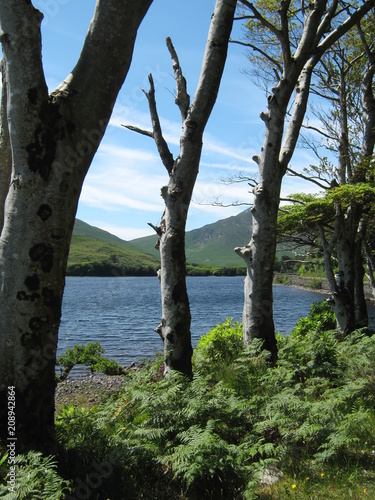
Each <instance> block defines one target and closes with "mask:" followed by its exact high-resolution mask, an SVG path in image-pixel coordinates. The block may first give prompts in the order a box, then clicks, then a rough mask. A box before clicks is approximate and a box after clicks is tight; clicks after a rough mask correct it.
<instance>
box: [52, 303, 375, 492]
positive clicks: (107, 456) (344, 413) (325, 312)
mask: <svg viewBox="0 0 375 500" xmlns="http://www.w3.org/2000/svg"><path fill="white" fill-rule="evenodd" d="M334 325H335V323H334V318H333V316H332V312H331V310H330V308H329V306H328V304H326V303H322V304H314V305H313V306H312V308H311V311H310V314H309V317H308V318H305V320H301V321H300V322H299V324H298V325H297V326H296V328H295V329H294V331H293V332H292V334H291V335H288V336H284V337H282V336H280V335H279V336H278V344H279V361H278V364H277V365H276V366H274V367H271V366H270V365H269V364H268V362H267V359H266V354H267V353H266V352H265V351H262V350H261V342H260V341H257V340H255V341H253V342H252V343H251V345H250V346H249V347H247V348H246V349H244V348H243V347H242V341H241V328H240V325H238V324H232V323H231V321H230V320H226V321H225V323H224V324H223V325H218V326H216V327H215V328H214V329H213V330H212V331H210V332H208V334H207V335H206V336H204V337H202V339H201V341H200V343H199V346H198V348H197V350H196V353H195V355H194V372H195V375H194V377H193V379H192V380H188V379H187V378H185V377H184V376H182V375H181V374H178V373H171V374H170V375H169V377H168V378H164V377H162V376H161V373H162V371H163V365H162V362H163V361H162V359H161V358H158V359H156V360H155V361H152V362H148V363H146V364H145V366H144V367H143V368H142V369H140V370H138V371H135V372H132V373H129V375H127V379H126V380H127V383H126V384H125V385H124V387H123V389H122V392H121V393H120V394H118V395H116V397H112V398H110V399H109V400H106V401H105V402H103V403H102V404H101V405H99V406H97V407H94V408H93V409H91V410H88V409H74V408H65V409H64V410H63V411H62V412H61V413H60V415H59V416H58V418H57V421H56V429H57V436H58V439H59V442H60V443H61V451H60V456H61V457H63V459H64V460H65V462H64V460H63V463H65V469H66V470H67V471H68V472H67V476H68V477H72V478H77V477H78V478H80V479H81V480H82V481H85V477H87V475H88V474H89V471H90V470H91V466H92V463H93V462H94V461H96V463H101V462H106V463H107V462H108V461H109V462H111V464H112V470H113V472H112V474H110V475H108V477H107V476H106V477H105V478H101V479H102V481H101V489H100V491H99V490H97V491H95V493H96V494H99V493H101V495H102V496H99V498H111V499H112V500H116V499H120V498H130V499H132V498H134V499H135V498H150V499H158V498H170V499H176V500H177V499H189V500H190V499H193V500H195V499H197V500H198V499H199V500H200V499H205V498H207V499H213V498H215V499H216V498H217V499H219V498H228V499H229V498H242V499H245V498H246V499H250V498H290V497H291V496H292V495H293V496H296V498H328V497H332V498H337V499H339V498H340V499H341V498H344V497H345V492H347V491H349V489H350V490H351V491H353V496H354V497H357V498H360V495H361V494H362V493H363V490H364V489H365V488H366V491H367V493H368V497H371V495H375V457H374V455H375V453H374V449H375V430H374V429H375V425H374V424H375V373H374V367H373V360H374V357H375V336H368V335H367V334H366V333H365V332H364V331H356V332H354V333H353V334H351V335H349V336H347V337H345V338H341V337H340V336H338V334H337V333H336V330H335V329H334ZM216 351H217V352H216ZM64 457H65V458H64ZM111 457H112V458H111ZM113 457H116V459H115V460H114V459H113ZM280 470H281V471H282V473H283V477H281V479H279V481H278V483H277V484H275V485H274V486H268V485H267V484H265V482H264V477H265V475H267V474H269V473H270V471H271V475H272V471H273V473H274V474H275V475H278V474H280V475H281V473H280ZM365 470H366V473H365V472H364V471H365ZM74 486H75V487H77V484H76V483H75V484H74ZM294 489H295V491H294ZM336 491H337V494H336V493H335V492H336ZM119 492H121V493H119ZM343 492H344V493H343ZM267 495H268V496H267ZM319 495H320V496H319Z"/></svg>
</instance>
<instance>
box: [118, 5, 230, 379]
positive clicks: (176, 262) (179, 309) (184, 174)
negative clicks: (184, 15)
mask: <svg viewBox="0 0 375 500" xmlns="http://www.w3.org/2000/svg"><path fill="white" fill-rule="evenodd" d="M235 9H236V0H217V1H216V5H215V11H214V14H213V16H212V19H211V25H210V30H209V33H208V38H207V43H206V50H205V54H204V59H203V64H202V69H201V74H200V78H199V82H198V86H197V91H196V93H195V97H194V100H193V103H192V104H191V106H190V97H189V95H188V93H187V90H186V80H185V78H184V76H183V74H182V70H181V67H180V63H179V60H178V57H177V54H176V51H175V49H174V47H173V45H172V42H171V40H170V39H169V38H167V46H168V49H169V52H170V54H171V58H172V64H173V71H174V76H175V80H176V86H177V94H176V100H175V102H176V104H177V105H178V107H179V109H180V113H181V120H182V135H181V137H180V153H179V156H178V158H177V159H176V160H173V157H172V154H171V153H170V151H169V149H168V145H167V143H166V141H165V140H164V138H163V135H162V131H161V126H160V122H159V117H158V114H157V110H156V102H155V93H154V85H153V80H152V76H151V75H150V78H149V80H150V91H149V92H145V94H146V97H147V99H148V102H149V108H150V114H151V121H152V124H153V131H152V132H148V131H144V130H140V129H138V128H136V127H132V126H127V125H126V127H127V128H129V129H131V130H134V131H136V132H139V133H141V134H144V135H147V136H150V137H153V138H154V140H155V142H156V145H157V148H158V151H159V155H160V157H161V160H162V162H163V164H164V166H165V167H166V169H167V171H168V173H169V182H168V185H167V186H164V187H163V188H162V189H161V195H162V197H163V200H164V203H165V211H164V214H163V216H162V219H161V223H160V226H159V227H156V228H155V227H154V226H152V227H154V229H155V230H156V232H157V234H158V235H159V241H158V244H157V246H158V248H159V250H160V261H161V269H160V272H159V279H160V287H161V297H162V320H161V323H160V325H159V326H158V327H157V328H156V331H157V333H159V335H160V337H161V338H162V340H163V344H164V354H165V373H168V372H169V371H170V370H178V371H180V372H181V373H184V374H185V375H187V376H188V377H191V375H192V364H191V357H192V353H193V349H192V346H191V333H190V325H191V314H190V306H189V299H188V294H187V289H186V256H185V226H186V219H187V215H188V210H189V205H190V201H191V197H192V194H193V189H194V185H195V181H196V178H197V175H198V170H199V162H200V157H201V152H202V138H203V132H204V129H205V126H206V123H207V121H208V119H209V117H210V114H211V111H212V109H213V106H214V104H215V101H216V97H217V93H218V91H219V86H220V81H221V77H222V74H223V71H224V65H225V61H226V57H227V50H228V42H229V36H230V33H231V30H232V24H233V18H234V13H235Z"/></svg>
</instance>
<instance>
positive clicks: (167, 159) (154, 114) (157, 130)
mask: <svg viewBox="0 0 375 500" xmlns="http://www.w3.org/2000/svg"><path fill="white" fill-rule="evenodd" d="M148 81H149V82H150V90H149V91H148V92H146V91H145V90H144V89H142V92H143V93H144V94H145V96H146V97H147V100H148V106H149V109H150V116H151V122H152V130H153V133H152V137H153V138H154V141H155V144H156V147H157V148H158V151H159V155H160V158H161V161H162V162H163V165H164V166H165V168H166V169H167V171H168V173H169V174H170V173H171V172H172V169H173V165H174V159H173V155H172V153H171V152H170V151H169V148H168V144H167V142H166V140H165V139H164V137H163V133H162V130H161V125H160V120H159V115H158V111H157V109H156V101H155V86H154V80H153V78H152V75H151V74H150V75H149V77H148ZM144 135H147V134H144Z"/></svg>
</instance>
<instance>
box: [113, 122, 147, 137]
mask: <svg viewBox="0 0 375 500" xmlns="http://www.w3.org/2000/svg"><path fill="white" fill-rule="evenodd" d="M121 127H125V128H127V129H128V130H131V131H132V132H137V134H141V135H146V136H147V137H152V138H154V134H153V133H152V132H151V131H150V130H144V129H142V128H139V127H135V126H134V125H127V124H123V123H122V124H121Z"/></svg>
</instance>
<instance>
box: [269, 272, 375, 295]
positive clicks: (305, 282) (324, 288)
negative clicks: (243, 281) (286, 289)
mask: <svg viewBox="0 0 375 500" xmlns="http://www.w3.org/2000/svg"><path fill="white" fill-rule="evenodd" d="M311 282H315V283H316V282H321V286H320V287H319V288H317V287H316V286H313V287H312V286H311ZM274 284H275V285H286V286H293V287H296V288H303V289H305V290H306V289H307V290H311V291H313V292H320V293H325V294H330V293H331V292H330V290H329V286H328V281H327V279H326V278H305V277H301V276H297V275H295V274H290V275H289V274H276V275H275V280H274ZM364 292H365V297H366V300H370V301H373V300H374V296H373V295H372V288H371V285H370V283H365V284H364Z"/></svg>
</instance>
